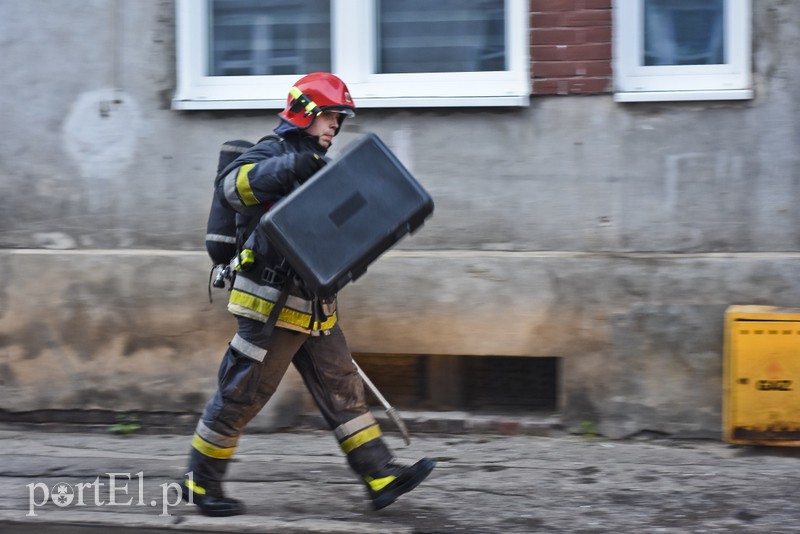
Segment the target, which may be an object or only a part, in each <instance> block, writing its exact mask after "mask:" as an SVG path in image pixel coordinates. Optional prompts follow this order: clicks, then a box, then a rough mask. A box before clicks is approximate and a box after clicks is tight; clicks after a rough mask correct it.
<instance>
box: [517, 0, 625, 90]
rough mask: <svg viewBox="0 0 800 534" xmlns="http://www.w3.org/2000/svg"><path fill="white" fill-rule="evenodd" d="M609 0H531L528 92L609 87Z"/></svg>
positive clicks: (603, 88) (608, 88)
mask: <svg viewBox="0 0 800 534" xmlns="http://www.w3.org/2000/svg"><path fill="white" fill-rule="evenodd" d="M611 1H612V0H530V11H531V13H530V18H531V21H530V22H531V23H530V45H531V72H532V73H533V80H532V84H533V87H532V92H533V94H536V95H574V94H598V93H608V92H611V91H612V83H611Z"/></svg>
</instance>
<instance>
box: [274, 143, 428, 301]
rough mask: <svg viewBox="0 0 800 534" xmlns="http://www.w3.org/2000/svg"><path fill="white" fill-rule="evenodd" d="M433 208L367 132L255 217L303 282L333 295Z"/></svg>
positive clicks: (381, 146)
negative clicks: (260, 218)
mask: <svg viewBox="0 0 800 534" xmlns="http://www.w3.org/2000/svg"><path fill="white" fill-rule="evenodd" d="M432 213H433V199H432V198H431V197H430V195H428V193H427V192H426V191H425V190H424V189H423V188H422V186H421V185H420V184H419V183H418V182H417V181H416V180H415V179H414V177H413V176H411V174H410V173H409V172H408V170H406V168H405V167H403V165H402V164H401V163H400V161H399V160H398V159H397V158H396V157H395V155H394V154H392V152H391V151H390V150H389V149H388V148H387V147H386V145H384V144H383V142H382V141H381V140H380V138H378V136H377V135H375V134H373V133H368V134H365V135H364V136H363V137H361V138H360V139H358V140H357V141H354V142H353V143H351V144H350V145H348V146H347V147H346V148H345V149H344V150H343V152H342V154H341V156H340V157H339V158H338V159H337V160H335V161H334V162H332V163H329V164H328V165H326V166H325V167H323V168H322V170H320V171H319V172H318V173H317V174H316V175H314V177H313V178H312V179H310V180H309V181H308V182H306V183H305V184H303V185H302V186H300V187H299V188H297V189H296V190H295V191H294V192H292V193H291V194H290V195H289V196H287V197H286V198H285V199H283V200H282V201H281V202H279V203H278V204H276V205H275V206H274V207H273V208H272V209H271V210H270V211H269V212H267V214H266V215H264V217H263V218H262V220H261V225H262V228H263V230H264V232H265V233H266V235H267V237H268V238H269V240H270V242H271V244H272V246H274V247H275V248H276V249H277V250H278V251H279V252H280V253H281V254H283V255H284V256H285V257H286V259H287V261H288V262H289V264H290V265H291V266H292V268H293V269H294V270H295V272H296V273H297V274H298V276H299V277H300V278H301V279H302V280H303V282H305V284H306V285H307V286H308V287H309V288H310V289H312V290H313V291H314V292H315V293H317V294H318V295H320V296H323V297H325V296H331V295H333V294H334V293H336V292H337V291H339V290H340V289H341V288H342V287H344V286H345V285H346V284H347V283H348V282H350V281H352V280H356V279H357V278H358V277H359V276H361V275H362V274H364V272H366V270H367V266H369V264H371V263H372V262H373V261H375V260H376V259H377V258H378V256H380V255H381V254H383V253H384V252H385V251H386V250H388V249H389V248H391V247H392V246H393V245H394V244H395V243H397V242H398V241H399V240H400V239H401V238H402V237H403V236H405V235H406V234H408V233H411V232H413V231H415V230H416V229H417V228H419V227H420V226H421V225H422V223H423V222H424V221H425V219H426V218H428V217H429V216H430V215H431V214H432Z"/></svg>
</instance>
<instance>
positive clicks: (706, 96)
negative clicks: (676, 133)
mask: <svg viewBox="0 0 800 534" xmlns="http://www.w3.org/2000/svg"><path fill="white" fill-rule="evenodd" d="M752 98H753V91H752V89H732V90H721V91H636V92H617V93H614V100H615V101H616V102H670V101H672V102H689V101H698V100H750V99H752Z"/></svg>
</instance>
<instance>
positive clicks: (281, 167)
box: [216, 121, 336, 334]
mask: <svg viewBox="0 0 800 534" xmlns="http://www.w3.org/2000/svg"><path fill="white" fill-rule="evenodd" d="M275 133H276V134H277V136H278V137H275V136H267V137H265V138H264V139H262V140H261V141H259V142H258V143H257V144H256V145H255V146H253V147H252V148H250V149H249V150H247V151H246V152H245V153H243V154H242V155H241V156H239V157H238V158H237V159H236V160H235V161H234V162H233V163H232V164H231V170H229V171H227V172H226V174H225V176H224V178H223V179H222V180H221V181H220V183H219V186H218V188H217V190H216V194H217V195H218V196H219V197H220V199H221V200H222V202H223V204H225V205H226V206H229V207H230V208H232V209H233V210H235V211H236V212H237V213H238V216H237V218H238V219H240V220H243V221H247V220H248V219H249V220H250V221H257V220H258V219H259V218H260V217H261V216H263V215H264V214H265V213H266V212H267V210H268V209H269V208H270V207H271V206H272V205H274V204H275V203H276V202H278V201H280V200H281V199H282V198H284V197H285V196H287V195H288V194H289V193H291V192H292V191H293V190H294V189H296V188H297V187H299V186H300V182H299V181H298V179H297V177H296V176H295V173H294V168H295V158H296V157H297V155H298V154H300V153H302V152H309V151H310V152H313V153H315V154H317V155H318V156H320V157H323V156H324V155H325V152H326V150H325V149H324V148H323V147H321V146H320V145H319V144H318V143H317V140H316V138H314V137H311V136H308V135H307V134H306V133H305V132H304V130H301V129H299V128H297V127H296V126H294V125H292V124H290V123H288V122H285V121H284V122H282V123H281V124H280V125H279V126H278V127H277V128H276V129H275ZM242 224H243V225H246V226H250V227H253V226H254V228H253V229H252V231H250V233H249V237H248V238H247V240H246V241H245V243H244V247H243V250H242V252H241V253H240V254H239V256H238V257H237V258H235V259H234V268H235V270H236V276H235V278H234V282H233V287H232V288H231V294H230V298H229V300H228V311H230V312H231V313H233V314H235V315H240V316H244V317H249V318H251V319H256V320H258V321H262V322H266V321H267V319H268V317H269V315H270V312H271V311H272V309H273V308H274V305H275V302H276V301H278V299H279V297H280V294H281V291H282V289H283V288H284V285H285V284H291V288H290V293H289V297H288V299H287V301H286V304H285V306H284V307H283V309H282V310H281V311H280V315H279V316H278V320H277V323H276V326H278V327H281V328H286V329H289V330H295V331H299V332H305V333H311V334H319V333H322V334H325V333H327V332H328V331H330V329H331V328H333V326H334V324H336V299H335V297H333V298H327V299H321V298H320V297H318V296H317V295H315V294H313V293H312V292H310V291H309V290H308V289H307V288H305V287H304V286H303V284H302V282H301V281H299V280H296V279H294V278H293V277H292V276H291V274H289V275H288V276H287V271H286V267H287V264H286V260H285V258H284V257H283V256H282V255H281V254H280V253H278V252H277V251H276V250H275V249H274V247H272V246H270V243H269V240H268V239H267V237H266V236H265V235H264V233H263V232H262V231H261V230H260V227H259V225H258V224H255V225H253V224H252V223H250V224H248V223H247V222H244V223H242Z"/></svg>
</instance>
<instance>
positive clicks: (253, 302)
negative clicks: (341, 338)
mask: <svg viewBox="0 0 800 534" xmlns="http://www.w3.org/2000/svg"><path fill="white" fill-rule="evenodd" d="M229 302H231V303H232V304H238V305H239V306H242V307H245V308H247V309H248V310H253V311H255V312H258V313H260V314H262V315H264V316H266V317H269V313H270V312H271V311H272V308H274V307H275V304H274V303H272V302H270V301H268V300H265V299H262V298H259V297H256V296H255V295H250V294H248V293H244V292H242V291H239V290H238V289H234V290H233V291H231V296H230V299H229ZM278 320H279V321H283V322H285V323H289V324H292V325H295V326H300V327H302V328H306V329H307V328H308V323H309V322H310V321H311V315H310V314H308V313H303V312H299V311H296V310H293V309H291V308H287V307H284V308H283V309H282V310H281V313H280V315H278ZM335 324H336V313H335V312H334V314H333V315H331V316H330V317H328V319H327V320H326V321H325V322H324V323H318V322H315V323H314V325H313V326H314V329H315V330H330V329H331V328H333V325H335Z"/></svg>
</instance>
